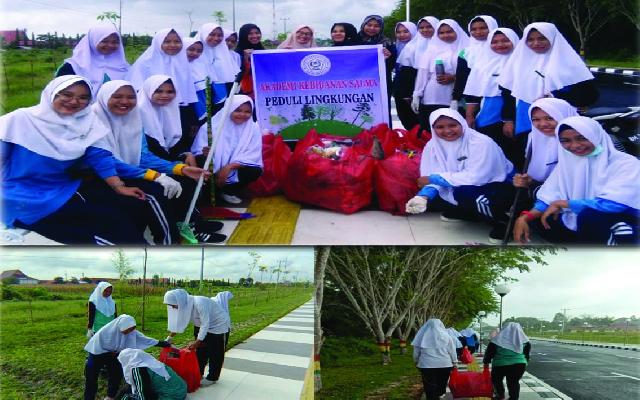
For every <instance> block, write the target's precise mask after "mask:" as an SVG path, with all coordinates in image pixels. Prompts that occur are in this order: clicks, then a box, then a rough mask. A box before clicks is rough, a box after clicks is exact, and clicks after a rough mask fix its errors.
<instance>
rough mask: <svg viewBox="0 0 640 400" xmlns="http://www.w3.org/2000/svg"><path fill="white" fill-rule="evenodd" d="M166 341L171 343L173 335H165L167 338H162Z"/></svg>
mask: <svg viewBox="0 0 640 400" xmlns="http://www.w3.org/2000/svg"><path fill="white" fill-rule="evenodd" d="M164 341H165V342H167V343H172V342H173V336H171V335H169V336H167V338H166V339H165V340H164Z"/></svg>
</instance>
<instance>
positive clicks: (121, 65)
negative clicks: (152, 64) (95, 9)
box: [64, 26, 129, 93]
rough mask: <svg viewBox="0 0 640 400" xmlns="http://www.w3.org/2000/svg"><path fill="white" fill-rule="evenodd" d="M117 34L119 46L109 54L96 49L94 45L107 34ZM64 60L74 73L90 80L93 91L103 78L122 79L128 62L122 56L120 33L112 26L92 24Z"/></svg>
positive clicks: (127, 68)
mask: <svg viewBox="0 0 640 400" xmlns="http://www.w3.org/2000/svg"><path fill="white" fill-rule="evenodd" d="M114 33H115V34H116V35H118V40H119V41H120V47H119V48H118V49H117V50H116V51H114V52H113V53H111V54H108V55H104V54H102V53H100V52H99V51H98V50H96V46H97V45H98V43H100V42H101V41H102V40H104V39H105V38H106V37H107V36H109V35H112V34H114ZM64 62H66V63H69V64H70V65H71V66H72V67H73V71H74V72H75V74H76V75H80V76H84V77H85V78H87V79H88V80H89V81H90V82H91V87H92V88H93V90H94V93H95V92H97V91H98V89H100V85H102V82H103V81H104V79H105V75H106V76H107V77H108V79H109V80H114V79H123V78H124V77H125V76H126V75H127V71H128V70H129V63H128V62H127V59H126V58H125V56H124V46H123V44H122V38H121V37H120V34H119V33H118V31H117V30H116V29H115V28H114V27H113V26H94V27H92V28H89V32H87V34H86V35H84V36H83V37H82V39H80V41H79V42H78V44H76V47H74V48H73V54H72V55H71V58H67V59H66V60H64Z"/></svg>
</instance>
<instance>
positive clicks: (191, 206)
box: [184, 79, 239, 224]
mask: <svg viewBox="0 0 640 400" xmlns="http://www.w3.org/2000/svg"><path fill="white" fill-rule="evenodd" d="M209 86H211V85H210V84H207V87H209ZM238 86H239V85H238V79H236V80H235V82H233V86H232V87H231V91H230V92H229V96H227V100H225V102H224V107H223V108H222V111H221V112H222V118H221V119H220V124H219V125H218V126H217V127H216V134H215V135H213V138H212V140H211V147H209V154H207V159H206V160H205V162H204V166H203V167H202V169H204V170H205V171H206V170H207V169H208V168H209V164H211V159H212V158H213V151H214V149H215V148H216V143H218V138H219V137H220V134H221V133H222V128H224V123H225V121H226V120H227V116H228V115H229V111H230V109H231V100H232V99H233V96H234V95H235V94H236V92H237V91H238ZM209 90H211V89H209ZM208 106H209V105H208V104H207V108H208ZM211 129H212V128H211V118H210V117H209V116H207V131H210V130H211ZM203 183H204V174H203V175H200V177H199V178H198V184H197V185H196V190H195V191H194V192H193V198H192V199H191V204H189V210H188V211H187V215H186V216H185V219H184V223H185V224H188V223H189V221H190V220H191V215H192V214H193V210H194V209H195V208H196V201H197V200H198V197H199V196H200V190H202V184H203ZM212 184H214V185H215V182H212Z"/></svg>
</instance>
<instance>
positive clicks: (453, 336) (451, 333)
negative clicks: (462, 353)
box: [447, 327, 462, 349]
mask: <svg viewBox="0 0 640 400" xmlns="http://www.w3.org/2000/svg"><path fill="white" fill-rule="evenodd" d="M447 333H448V334H449V336H451V339H453V344H455V345H456V349H459V348H461V347H462V343H460V339H458V338H459V337H460V336H462V335H460V332H458V331H457V330H455V329H454V328H453V327H451V328H447Z"/></svg>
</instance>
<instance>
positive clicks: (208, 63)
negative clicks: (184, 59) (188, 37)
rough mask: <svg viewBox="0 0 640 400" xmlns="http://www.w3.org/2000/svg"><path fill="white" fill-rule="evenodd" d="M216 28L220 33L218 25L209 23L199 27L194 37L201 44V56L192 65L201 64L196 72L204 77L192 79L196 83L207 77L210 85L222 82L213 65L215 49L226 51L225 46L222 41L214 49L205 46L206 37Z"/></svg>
mask: <svg viewBox="0 0 640 400" xmlns="http://www.w3.org/2000/svg"><path fill="white" fill-rule="evenodd" d="M218 28H220V30H221V31H222V27H221V26H220V25H218V24H214V23H211V22H210V23H207V24H204V25H202V26H201V27H200V30H199V31H198V34H197V35H196V37H197V38H198V39H199V40H200V42H201V43H202V55H201V56H200V57H199V58H198V59H197V60H194V61H193V62H192V64H193V63H195V62H197V63H200V64H202V66H201V67H199V68H198V71H200V74H204V76H196V77H194V78H195V80H196V81H199V80H204V79H205V78H206V77H207V76H208V77H209V79H211V83H213V82H224V81H223V80H222V76H221V75H220V76H219V75H218V71H217V70H216V68H215V67H214V63H215V60H216V54H217V51H216V49H217V48H218V47H223V48H225V49H227V44H226V43H225V42H224V40H222V41H220V43H219V44H218V45H216V46H214V47H212V46H209V45H208V44H207V36H209V34H210V33H211V32H213V31H214V30H215V29H218ZM222 34H223V35H224V31H222Z"/></svg>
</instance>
